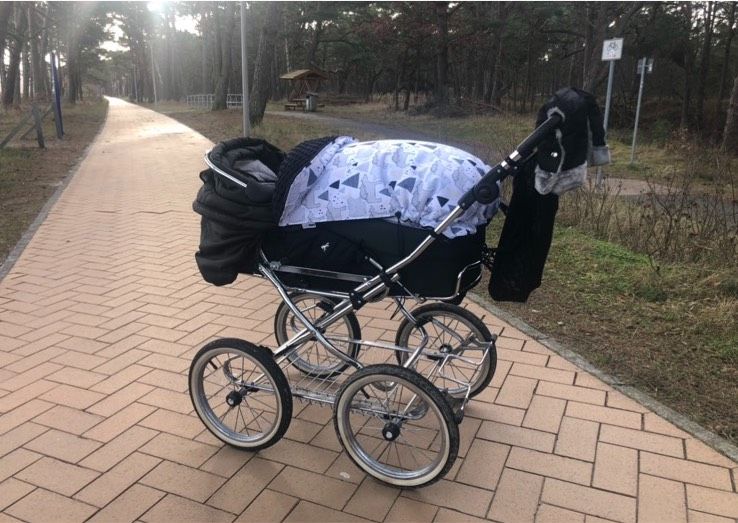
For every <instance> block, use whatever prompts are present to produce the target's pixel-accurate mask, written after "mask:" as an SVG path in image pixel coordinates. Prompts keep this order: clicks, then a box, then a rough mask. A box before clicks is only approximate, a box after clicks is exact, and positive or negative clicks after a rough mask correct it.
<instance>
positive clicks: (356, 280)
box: [262, 219, 484, 300]
mask: <svg viewBox="0 0 738 523" xmlns="http://www.w3.org/2000/svg"><path fill="white" fill-rule="evenodd" d="M429 232H430V231H429V230H428V229H422V228H416V227H408V226H403V225H400V224H397V223H392V222H390V221H388V220H385V219H370V220H353V221H343V222H325V223H320V224H317V225H316V226H315V227H313V228H307V229H305V228H302V227H301V226H289V227H280V228H278V229H276V230H274V231H270V232H269V233H267V235H266V236H265V238H264V240H263V244H262V248H263V250H264V254H265V255H266V257H267V259H268V260H269V261H271V262H276V263H273V269H274V270H275V272H277V273H279V276H280V279H281V280H282V282H283V283H284V284H285V285H287V286H289V287H294V288H302V289H310V290H317V291H323V292H331V291H333V292H349V291H351V290H352V289H353V288H354V287H356V286H357V285H359V284H360V283H361V282H363V281H364V280H366V279H368V278H370V277H372V276H375V275H376V274H378V273H379V269H378V267H377V266H376V265H374V264H373V263H372V262H371V261H369V260H370V259H371V260H373V261H374V262H376V263H378V264H379V265H381V266H382V268H384V269H387V268H388V267H390V266H391V265H393V264H394V263H396V262H397V261H399V260H401V259H402V258H404V257H405V256H407V255H408V254H410V253H411V252H412V251H413V250H414V249H415V247H417V246H418V245H419V244H420V242H422V241H423V240H424V239H425V238H426V237H427V236H428V233H429ZM483 245H484V230H483V229H480V230H479V231H478V232H477V233H476V234H473V235H468V236H461V237H458V238H453V239H451V238H446V237H445V236H441V237H439V238H438V239H437V240H436V241H435V242H434V243H433V244H432V245H431V246H430V247H429V248H428V249H427V250H426V251H425V252H423V254H421V255H420V257H418V259H416V260H415V261H414V262H413V263H411V264H410V265H409V266H408V267H406V268H405V269H403V270H401V271H400V280H399V282H398V283H396V284H394V285H393V286H392V287H391V288H390V295H392V296H407V295H410V294H414V295H417V296H422V297H424V298H436V299H445V300H451V299H454V298H455V297H457V296H459V295H461V294H463V293H465V292H466V291H467V290H469V289H470V288H472V287H473V286H474V285H475V284H476V283H477V282H478V281H479V279H480V277H481V270H482V269H481V262H480V260H481V253H482V247H483ZM316 270H317V271H326V272H324V273H320V272H316ZM329 272H332V273H334V274H329Z"/></svg>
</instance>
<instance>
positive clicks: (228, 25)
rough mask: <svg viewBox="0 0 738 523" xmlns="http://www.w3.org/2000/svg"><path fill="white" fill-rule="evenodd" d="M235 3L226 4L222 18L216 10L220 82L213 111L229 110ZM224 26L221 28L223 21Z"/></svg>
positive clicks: (217, 85)
mask: <svg viewBox="0 0 738 523" xmlns="http://www.w3.org/2000/svg"><path fill="white" fill-rule="evenodd" d="M234 5H235V4H234V3H232V2H229V3H227V4H226V8H225V13H223V16H222V17H221V16H220V13H219V12H218V8H217V7H216V8H215V12H216V15H215V25H216V28H217V33H216V36H217V38H216V42H217V45H218V48H219V55H220V56H219V58H220V60H219V65H220V67H219V68H218V81H217V83H216V84H215V99H214V101H213V111H220V110H223V109H227V108H228V103H227V95H228V86H229V84H230V83H231V71H232V69H233V68H232V64H231V44H232V40H233V26H234V24H235V19H236V13H235V8H234ZM223 18H225V20H223V21H222V23H223V25H222V26H221V20H222V19H223Z"/></svg>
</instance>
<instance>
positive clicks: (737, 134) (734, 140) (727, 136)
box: [721, 76, 738, 152]
mask: <svg viewBox="0 0 738 523" xmlns="http://www.w3.org/2000/svg"><path fill="white" fill-rule="evenodd" d="M721 147H722V149H723V151H733V152H735V150H736V149H738V76H736V77H735V80H734V81H733V91H732V93H731V94H730V103H729V104H728V114H727V116H726V118H725V128H724V129H723V140H722V144H721Z"/></svg>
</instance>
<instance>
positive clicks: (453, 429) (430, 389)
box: [333, 363, 460, 488]
mask: <svg viewBox="0 0 738 523" xmlns="http://www.w3.org/2000/svg"><path fill="white" fill-rule="evenodd" d="M371 374H376V375H383V376H387V377H388V381H395V382H397V381H405V382H407V383H410V384H411V385H413V386H415V387H416V388H417V389H419V390H420V391H421V392H422V393H423V394H425V396H426V398H424V399H423V401H431V402H433V403H434V404H435V406H436V407H437V408H438V411H439V412H440V414H441V416H442V418H443V422H444V424H445V426H446V428H447V430H448V446H449V453H448V456H447V458H446V462H445V463H444V465H443V467H442V468H441V469H440V470H439V471H438V472H437V473H436V474H434V475H433V476H432V477H429V478H427V479H425V480H423V481H420V482H416V481H413V482H412V483H403V482H401V481H399V480H395V481H391V480H387V479H385V477H382V475H381V474H380V473H378V472H377V471H376V470H375V469H372V468H371V467H370V466H369V465H368V464H367V463H365V462H363V461H361V460H359V459H356V457H355V456H354V455H353V453H352V452H351V450H350V448H348V447H347V446H346V442H345V440H344V437H343V435H342V432H341V428H340V427H341V425H342V419H340V418H342V417H343V403H344V401H345V400H346V398H345V395H346V391H347V390H349V389H350V388H351V387H352V384H353V383H355V382H356V381H358V380H361V379H362V378H364V377H366V376H367V375H371ZM359 390H363V387H362V389H359ZM333 427H334V429H335V430H336V436H337V437H338V441H339V442H340V443H341V445H342V446H343V448H344V450H345V451H346V454H347V455H348V456H349V458H350V459H351V460H352V461H353V462H354V463H355V464H356V466H357V467H359V468H360V469H361V470H363V471H364V472H366V473H367V474H369V475H371V476H372V477H374V478H376V479H377V480H379V481H381V482H383V483H386V484H388V485H391V486H394V487H402V488H418V487H426V486H428V485H431V484H433V483H435V482H436V481H438V480H440V479H441V478H443V477H444V476H445V475H446V474H447V473H448V471H449V470H450V469H451V467H453V465H454V462H455V461H456V457H457V456H458V453H459V439H460V438H459V426H458V424H457V423H456V421H454V413H453V411H452V409H451V407H450V406H449V404H448V402H447V401H446V398H444V397H443V394H441V392H440V391H439V390H438V389H437V388H436V387H435V386H434V385H433V384H432V383H431V382H430V381H428V380H427V379H426V378H424V377H423V376H421V375H420V374H418V373H417V372H415V371H414V370H411V369H406V368H403V367H398V366H397V365H390V364H387V363H382V364H378V365H369V366H366V367H364V368H363V369H361V370H358V371H356V372H355V373H354V374H352V375H351V376H350V377H349V378H348V379H347V380H346V381H345V382H344V383H343V385H342V386H341V388H340V390H339V391H338V394H336V401H335V405H334V408H333Z"/></svg>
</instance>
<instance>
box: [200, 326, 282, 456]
mask: <svg viewBox="0 0 738 523" xmlns="http://www.w3.org/2000/svg"><path fill="white" fill-rule="evenodd" d="M189 385H190V398H191V399H192V404H193V406H194V407H195V412H197V415H198V416H199V417H200V419H201V420H202V422H203V423H204V424H205V426H206V427H207V428H208V430H210V432H212V433H213V434H214V435H215V436H216V437H217V438H218V439H220V440H221V441H224V442H225V443H228V444H229V445H233V446H234V447H238V448H241V449H245V450H259V449H263V448H266V447H268V446H270V445H273V444H274V443H276V442H277V441H279V439H280V438H281V437H282V436H283V435H284V433H285V432H286V431H287V427H289V424H290V420H291V419H292V394H291V392H290V387H289V384H288V383H287V378H285V376H284V373H283V372H282V370H281V369H280V368H279V366H277V364H276V363H275V362H274V358H273V357H272V354H271V351H270V350H269V349H266V348H264V347H259V346H257V345H254V344H253V343H249V342H247V341H244V340H239V339H235V338H222V339H219V340H215V341H212V342H210V343H208V344H207V345H205V346H204V347H203V348H202V349H200V351H199V352H198V353H197V355H196V356H195V357H194V359H193V360H192V364H191V365H190V375H189Z"/></svg>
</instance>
